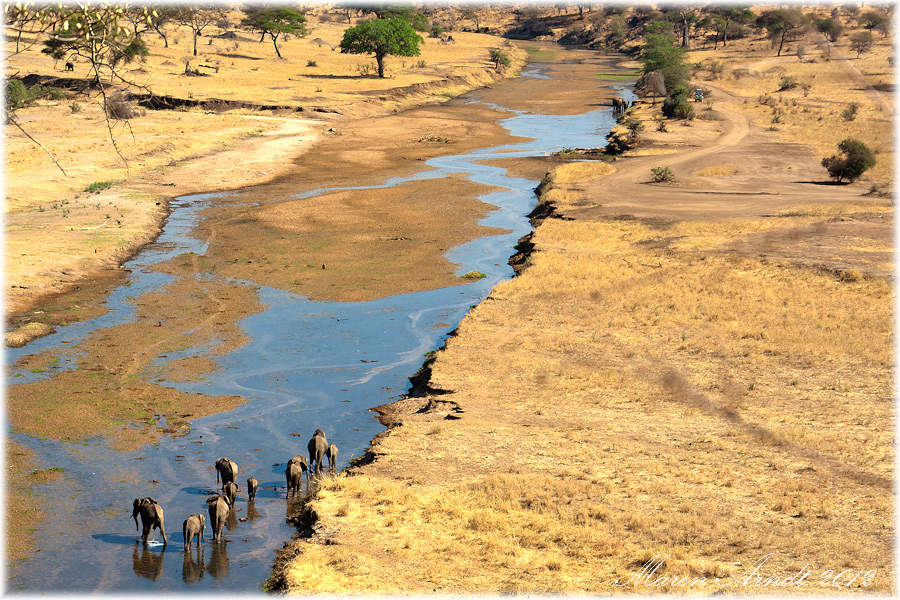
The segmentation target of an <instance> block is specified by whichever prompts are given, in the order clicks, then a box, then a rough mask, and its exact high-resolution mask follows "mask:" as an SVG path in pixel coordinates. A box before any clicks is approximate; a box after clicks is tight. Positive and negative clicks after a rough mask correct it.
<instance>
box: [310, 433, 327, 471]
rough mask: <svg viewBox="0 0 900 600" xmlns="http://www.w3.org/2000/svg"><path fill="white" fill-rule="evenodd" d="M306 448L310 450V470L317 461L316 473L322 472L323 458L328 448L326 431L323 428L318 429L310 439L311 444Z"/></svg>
mask: <svg viewBox="0 0 900 600" xmlns="http://www.w3.org/2000/svg"><path fill="white" fill-rule="evenodd" d="M306 449H307V450H309V468H310V470H312V467H313V463H315V465H316V473H321V472H322V458H323V457H324V456H325V451H326V450H328V440H326V439H325V432H324V431H322V430H321V429H316V432H315V433H314V434H313V436H312V439H311V440H309V444H307V445H306Z"/></svg>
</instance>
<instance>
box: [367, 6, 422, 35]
mask: <svg viewBox="0 0 900 600" xmlns="http://www.w3.org/2000/svg"><path fill="white" fill-rule="evenodd" d="M374 10H375V17H376V18H378V19H402V20H404V21H406V22H407V23H409V24H410V25H412V28H413V29H415V30H416V31H428V16H427V15H425V13H421V12H418V11H417V10H415V8H414V7H413V5H412V4H388V5H385V6H379V7H377V8H375V9H374Z"/></svg>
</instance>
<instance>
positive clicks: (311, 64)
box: [306, 60, 319, 67]
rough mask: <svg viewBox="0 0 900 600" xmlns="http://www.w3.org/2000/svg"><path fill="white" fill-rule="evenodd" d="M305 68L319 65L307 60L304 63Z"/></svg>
mask: <svg viewBox="0 0 900 600" xmlns="http://www.w3.org/2000/svg"><path fill="white" fill-rule="evenodd" d="M306 66H307V67H318V66H319V63H317V62H316V61H314V60H308V61H306Z"/></svg>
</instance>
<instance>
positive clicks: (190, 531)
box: [181, 514, 206, 552]
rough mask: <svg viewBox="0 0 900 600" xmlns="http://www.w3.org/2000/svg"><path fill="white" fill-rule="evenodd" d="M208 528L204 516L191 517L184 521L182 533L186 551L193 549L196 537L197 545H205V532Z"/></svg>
mask: <svg viewBox="0 0 900 600" xmlns="http://www.w3.org/2000/svg"><path fill="white" fill-rule="evenodd" d="M205 528H206V517H204V516H203V515H196V514H195V515H191V516H189V517H188V518H187V519H185V520H184V523H182V525H181V531H182V532H183V533H184V551H185V552H187V551H189V550H190V549H191V544H192V542H193V541H194V536H197V545H198V546H202V545H203V530H204V529H205Z"/></svg>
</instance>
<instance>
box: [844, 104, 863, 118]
mask: <svg viewBox="0 0 900 600" xmlns="http://www.w3.org/2000/svg"><path fill="white" fill-rule="evenodd" d="M858 110H859V103H858V102H851V103H850V104H848V105H847V108H845V109H844V111H843V112H842V113H841V116H842V117H844V120H845V121H852V120H853V119H855V118H856V111H858Z"/></svg>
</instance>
